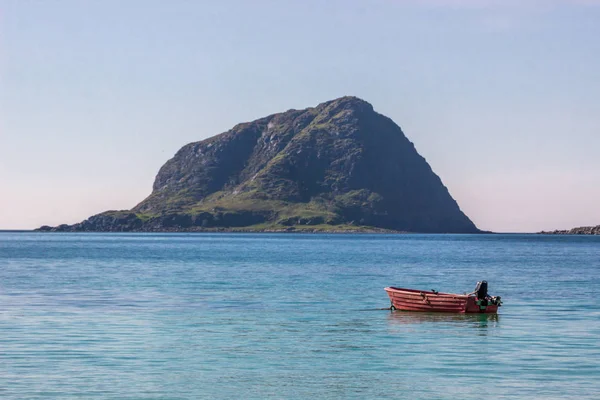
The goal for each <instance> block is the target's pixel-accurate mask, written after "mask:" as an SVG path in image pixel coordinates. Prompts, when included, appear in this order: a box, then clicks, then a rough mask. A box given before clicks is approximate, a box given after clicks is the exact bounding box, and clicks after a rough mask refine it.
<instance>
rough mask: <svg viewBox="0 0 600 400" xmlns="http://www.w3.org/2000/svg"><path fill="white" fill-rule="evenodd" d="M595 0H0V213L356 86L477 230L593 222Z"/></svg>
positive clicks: (153, 169)
mask: <svg viewBox="0 0 600 400" xmlns="http://www.w3.org/2000/svg"><path fill="white" fill-rule="evenodd" d="M599 38H600V1H594V0H587V1H586V0H579V1H568V0H543V1H542V0H539V1H536V0H529V1H527V0H520V1H513V0H502V1H499V0H498V1H493V0H447V1H444V0H422V1H418V0H405V1H401V0H396V1H394V0H379V1H350V0H343V1H312V0H301V1H300V0H298V1H281V0H279V1H258V0H257V1H219V2H216V1H215V2H212V1H211V2H202V1H183V0H180V1H149V0H143V1H141V0H140V1H134V0H127V1H122V0H119V1H112V0H97V1H91V0H89V1H85V0H73V1H68V0H57V1H27V0H13V1H9V0H0V188H1V189H0V190H2V193H1V196H0V229H10V228H25V229H26V228H35V227H37V226H40V225H42V224H48V225H56V224H59V223H65V222H66V223H74V222H78V221H81V220H83V219H85V218H86V217H88V216H90V215H92V214H95V213H98V212H101V211H104V210H108V209H125V208H131V207H132V206H134V205H135V204H136V203H137V202H138V201H140V200H142V199H143V198H144V197H145V196H147V195H148V194H149V193H150V191H151V187H152V182H153V180H154V176H155V175H156V173H157V171H158V169H159V168H160V166H161V165H162V164H163V163H164V162H165V161H166V160H167V159H169V158H170V157H171V156H172V155H173V154H174V153H175V152H176V151H177V150H178V149H179V148H180V147H181V146H182V145H184V144H186V143H188V142H191V141H196V140H200V139H203V138H206V137H209V136H212V135H214V134H217V133H220V132H222V131H225V130H227V129H229V128H231V127H232V126H233V125H234V124H236V123H238V122H242V121H248V120H253V119H256V118H259V117H262V116H265V115H268V114H272V113H275V112H279V111H284V110H287V109H290V108H304V107H309V106H313V105H316V104H318V103H320V102H323V101H326V100H329V99H333V98H336V97H340V96H343V95H355V96H359V97H361V98H363V99H365V100H367V101H369V102H370V103H372V104H373V106H374V107H375V109H376V110H377V111H379V112H381V113H383V114H385V115H387V116H389V117H391V118H392V119H393V120H394V121H395V122H396V123H398V124H399V125H400V126H401V127H402V129H403V130H404V132H405V134H406V135H407V136H408V138H409V139H410V140H412V141H413V142H414V143H415V145H416V147H417V150H418V151H419V152H420V153H421V155H423V156H424V157H425V158H426V159H427V160H428V161H429V163H430V164H431V166H432V168H433V169H434V171H435V172H436V173H437V174H438V175H439V176H440V177H441V178H442V180H443V181H444V183H445V184H446V186H448V188H449V189H450V192H451V194H452V195H453V196H454V198H455V199H456V200H457V201H458V203H459V204H460V206H461V208H462V209H463V211H465V213H466V214H467V215H468V216H469V217H471V219H472V220H473V221H474V222H475V223H476V224H477V226H478V227H480V228H482V229H488V230H494V231H537V230H541V229H554V228H568V227H571V226H579V225H588V224H600V206H599V204H600V151H599V150H600V98H599V96H600V39H599Z"/></svg>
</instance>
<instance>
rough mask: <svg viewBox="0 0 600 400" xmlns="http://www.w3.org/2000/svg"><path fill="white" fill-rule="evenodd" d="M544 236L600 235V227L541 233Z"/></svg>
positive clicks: (583, 227)
mask: <svg viewBox="0 0 600 400" xmlns="http://www.w3.org/2000/svg"><path fill="white" fill-rule="evenodd" d="M539 233H540V234H542V235H600V225H597V226H581V227H579V228H573V229H568V230H555V231H549V232H545V231H542V232H539Z"/></svg>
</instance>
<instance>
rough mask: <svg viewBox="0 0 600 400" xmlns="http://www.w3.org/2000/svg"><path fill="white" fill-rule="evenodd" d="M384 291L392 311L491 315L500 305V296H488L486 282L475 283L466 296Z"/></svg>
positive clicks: (387, 288) (407, 290)
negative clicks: (473, 288) (471, 290)
mask: <svg viewBox="0 0 600 400" xmlns="http://www.w3.org/2000/svg"><path fill="white" fill-rule="evenodd" d="M385 291H386V292H387V294H388V296H390V300H391V302H392V307H391V308H392V310H393V309H397V310H403V311H427V312H447V313H459V314H465V313H486V314H493V313H497V312H498V307H500V306H501V305H502V301H501V298H500V296H489V295H488V293H487V282H486V281H481V282H477V286H476V287H475V291H473V292H471V293H468V294H453V293H441V292H437V291H435V290H431V291H426V290H416V289H403V288H397V287H386V288H385Z"/></svg>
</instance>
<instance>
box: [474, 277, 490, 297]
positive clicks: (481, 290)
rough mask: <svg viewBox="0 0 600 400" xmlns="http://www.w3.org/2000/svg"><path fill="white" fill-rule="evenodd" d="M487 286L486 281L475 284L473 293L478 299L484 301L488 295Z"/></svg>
mask: <svg viewBox="0 0 600 400" xmlns="http://www.w3.org/2000/svg"><path fill="white" fill-rule="evenodd" d="M487 289H488V284H487V281H481V282H477V286H475V290H474V293H476V294H477V298H478V299H481V300H483V299H485V298H486V297H487V295H488V291H487Z"/></svg>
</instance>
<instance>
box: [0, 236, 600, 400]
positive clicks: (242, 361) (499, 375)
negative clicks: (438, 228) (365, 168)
mask: <svg viewBox="0 0 600 400" xmlns="http://www.w3.org/2000/svg"><path fill="white" fill-rule="evenodd" d="M482 279H486V280H488V281H489V284H490V293H491V294H495V295H501V296H502V298H503V300H504V302H505V304H504V306H503V307H502V308H501V309H500V312H499V315H497V316H486V315H474V316H459V315H440V314H437V315H436V314H433V315H431V314H414V313H403V312H394V313H391V312H389V311H384V310H378V308H383V307H387V306H389V300H388V298H387V295H386V293H385V292H384V291H383V287H385V286H389V285H395V286H403V287H415V288H422V289H430V288H434V289H437V290H443V291H452V292H461V293H462V292H464V291H470V290H472V289H473V287H474V285H475V283H476V282H477V281H478V280H482ZM599 299H600V237H568V236H536V235H475V236H472V235H309V234H307V235H300V234H281V235H276V234H273V235H270V234H38V233H10V232H4V233H0V398H2V399H48V398H51V399H83V398H85V399H88V398H93V399H201V398H207V399H210V398H215V399H217V398H244V399H263V398H278V399H307V398H318V399H341V398H356V399H365V398H376V397H381V396H391V397H392V398H416V399H420V398H427V399H480V398H491V399H492V398H493V399H501V398H515V399H517V398H529V399H569V398H572V399H575V398H577V399H598V398H600V306H599Z"/></svg>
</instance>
